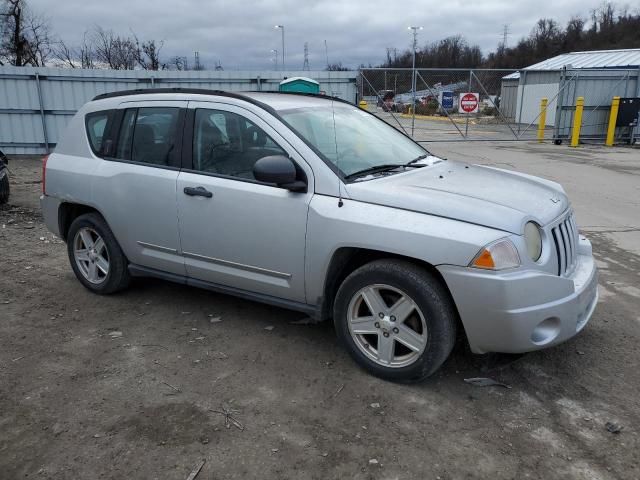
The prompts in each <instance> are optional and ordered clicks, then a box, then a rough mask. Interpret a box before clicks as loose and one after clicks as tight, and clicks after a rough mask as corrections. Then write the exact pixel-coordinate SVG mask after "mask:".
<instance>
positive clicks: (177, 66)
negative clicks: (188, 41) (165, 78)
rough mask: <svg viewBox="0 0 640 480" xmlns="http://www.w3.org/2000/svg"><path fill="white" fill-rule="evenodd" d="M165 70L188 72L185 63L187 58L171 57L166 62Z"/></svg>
mask: <svg viewBox="0 0 640 480" xmlns="http://www.w3.org/2000/svg"><path fill="white" fill-rule="evenodd" d="M167 68H168V69H169V70H180V71H181V70H189V62H188V61H187V57H181V56H175V57H171V58H170V59H169V61H168V62H167Z"/></svg>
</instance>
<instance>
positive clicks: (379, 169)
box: [344, 163, 405, 179]
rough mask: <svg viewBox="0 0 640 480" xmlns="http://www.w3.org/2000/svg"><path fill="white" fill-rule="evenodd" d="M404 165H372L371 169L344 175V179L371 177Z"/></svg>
mask: <svg viewBox="0 0 640 480" xmlns="http://www.w3.org/2000/svg"><path fill="white" fill-rule="evenodd" d="M404 166H405V165H403V164H402V163H400V164H398V163H388V164H384V165H374V166H373V167H367V168H363V169H362V170H358V171H357V172H353V173H350V174H349V175H345V176H344V178H345V179H350V178H356V177H363V176H365V175H372V174H374V173H381V172H388V171H389V170H395V169H396V168H402V167H404Z"/></svg>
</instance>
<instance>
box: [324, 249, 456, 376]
mask: <svg viewBox="0 0 640 480" xmlns="http://www.w3.org/2000/svg"><path fill="white" fill-rule="evenodd" d="M334 322H335V326H336V332H337V334H338V337H339V338H340V339H341V340H342V342H343V343H344V344H345V346H346V347H347V350H348V351H349V353H350V354H351V356H352V357H353V358H354V359H355V360H356V362H358V364H360V365H361V366H363V367H364V368H365V369H367V370H368V371H369V372H371V373H373V374H374V375H376V376H379V377H382V378H385V379H389V380H397V381H419V380H421V379H423V378H425V377H428V376H429V375H431V374H432V373H434V372H435V371H436V370H437V369H438V368H439V367H440V366H441V365H442V363H443V362H444V361H445V360H446V358H447V357H448V356H449V353H450V352H451V349H452V348H453V345H454V342H455V338H456V312H455V308H454V306H453V303H452V300H451V298H450V296H449V294H448V292H447V291H446V289H445V288H444V287H443V285H442V284H441V282H440V281H439V280H438V279H437V278H435V277H434V276H433V275H432V274H431V273H430V272H429V271H427V270H426V269H423V268H421V267H419V266H417V265H414V264H412V263H410V262H406V261H397V260H394V261H391V260H381V261H376V262H372V263H369V264H367V265H364V266H363V267H360V268H359V269H357V270H355V271H354V272H353V273H352V274H351V275H349V276H348V277H347V278H346V279H345V281H344V282H343V283H342V285H341V286H340V288H339V290H338V294H337V295H336V301H335V304H334Z"/></svg>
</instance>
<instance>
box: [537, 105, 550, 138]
mask: <svg viewBox="0 0 640 480" xmlns="http://www.w3.org/2000/svg"><path fill="white" fill-rule="evenodd" d="M547 102H548V99H546V98H543V99H542V100H540V119H539V120H538V143H542V142H544V129H545V127H546V126H547Z"/></svg>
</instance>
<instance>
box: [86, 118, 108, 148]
mask: <svg viewBox="0 0 640 480" xmlns="http://www.w3.org/2000/svg"><path fill="white" fill-rule="evenodd" d="M111 113H112V111H111V110H106V111H104V112H93V113H89V114H88V115H87V116H86V117H85V122H86V126H87V137H89V145H90V146H91V150H93V153H95V154H96V155H101V154H102V153H103V148H104V142H103V140H104V139H105V137H106V134H107V124H108V123H109V118H110V116H111Z"/></svg>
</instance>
